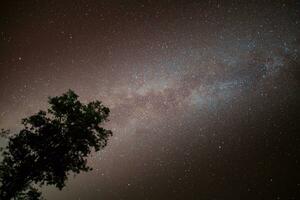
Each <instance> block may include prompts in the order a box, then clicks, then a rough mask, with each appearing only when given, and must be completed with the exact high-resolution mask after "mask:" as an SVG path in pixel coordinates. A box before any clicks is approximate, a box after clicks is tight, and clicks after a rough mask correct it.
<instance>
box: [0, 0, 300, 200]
mask: <svg viewBox="0 0 300 200" xmlns="http://www.w3.org/2000/svg"><path fill="white" fill-rule="evenodd" d="M0 11H1V17H0V52H1V54H0V74H1V76H0V84H1V85H0V128H5V129H7V128H8V129H11V130H12V131H15V132H16V131H18V130H19V129H20V125H21V123H20V122H21V119H22V118H24V117H26V116H29V115H31V114H33V113H36V112H37V111H38V110H40V109H45V107H46V105H47V98H48V96H56V95H60V94H62V93H63V92H65V91H67V90H68V89H72V90H74V91H75V92H76V93H77V94H78V95H79V98H80V100H81V101H83V102H89V101H91V100H96V99H97V100H100V101H102V102H103V104H104V105H105V106H108V107H109V108H110V110H111V113H110V117H109V119H110V121H109V122H108V123H107V124H105V127H107V128H109V129H110V130H112V131H113V133H114V135H113V136H112V137H111V138H110V140H109V142H108V146H107V147H106V148H105V149H104V150H103V151H101V152H100V153H97V154H96V155H93V157H91V158H90V159H89V162H90V165H91V166H92V167H93V168H94V170H93V171H91V172H88V173H81V174H80V175H78V176H76V177H75V178H73V177H72V175H70V178H69V181H68V183H67V187H66V188H64V189H63V190H62V191H59V190H57V189H56V188H52V187H45V188H43V195H44V197H45V198H46V199H50V200H51V199H55V200H62V199H107V200H115V199H125V200H126V199H130V200H132V199H208V200H219V199H220V200H221V199H222V200H223V199H228V200H234V199H245V200H247V199H249V200H250V199H251V200H252V199H296V198H297V196H296V195H297V192H298V191H299V190H300V177H299V175H298V174H299V173H298V171H299V168H300V166H299V165H300V160H299V156H300V154H299V144H300V138H299V132H300V131H299V130H300V129H299V119H300V116H299V102H300V91H299V63H300V60H299V44H300V43H299V39H300V38H299V35H300V17H299V16H300V3H299V2H298V1H296V0H292V1H247V2H246V1H245V2H241V3H238V2H236V1H222V2H217V1H191V0H188V1H172V0H169V1H151V0H148V1H135V0H132V1H117V0H111V1H106V0H104V1H96V0H87V1H83V0H79V1H76V2H74V1H68V0H63V1H55V0H53V1H52V0H51V1H37V0H35V1H33V0H32V1H31V0H28V1H17V0H11V1H6V2H1V3H0ZM1 140H2V141H1ZM1 140H0V144H1V145H3V144H4V143H5V142H4V140H3V139H1Z"/></svg>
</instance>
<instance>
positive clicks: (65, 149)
mask: <svg viewBox="0 0 300 200" xmlns="http://www.w3.org/2000/svg"><path fill="white" fill-rule="evenodd" d="M48 102H49V109H48V110H47V111H43V110H41V111H39V112H38V113H37V114H34V115H32V116H30V117H27V118H25V119H23V120H22V124H23V126H24V128H23V129H22V130H20V132H19V133H17V134H12V135H9V137H8V139H9V140H8V145H7V146H6V147H5V148H4V149H3V152H2V154H3V156H2V157H3V160H2V162H1V164H0V182H1V184H0V199H2V200H8V199H13V198H17V199H32V200H33V199H41V198H42V197H41V192H39V191H38V190H37V189H36V188H35V186H37V185H39V186H42V185H54V186H56V187H57V188H59V189H62V188H63V187H64V186H65V184H66V180H67V178H68V174H70V173H72V172H73V173H75V174H78V173H80V172H81V171H89V170H91V168H90V167H89V166H87V157H88V155H89V154H90V153H91V151H92V150H93V149H94V150H95V151H99V150H101V149H102V148H104V147H105V146H106V145H107V141H108V138H109V136H111V135H112V132H111V131H110V130H106V129H104V128H102V127H101V126H100V125H101V124H102V123H103V122H104V121H106V120H107V118H108V116H109V112H110V110H109V108H107V107H105V106H103V105H102V103H101V102H100V101H92V102H90V103H87V104H83V103H81V102H80V101H79V100H78V95H77V94H75V93H74V92H73V91H72V90H69V91H68V92H66V93H64V94H62V95H61V96H57V97H49V101H48ZM4 133H7V131H4V130H2V134H4Z"/></svg>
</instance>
